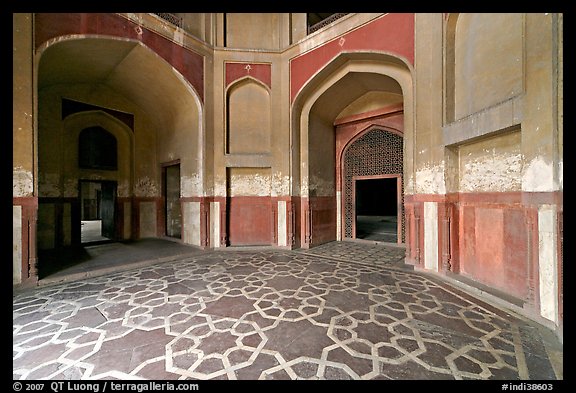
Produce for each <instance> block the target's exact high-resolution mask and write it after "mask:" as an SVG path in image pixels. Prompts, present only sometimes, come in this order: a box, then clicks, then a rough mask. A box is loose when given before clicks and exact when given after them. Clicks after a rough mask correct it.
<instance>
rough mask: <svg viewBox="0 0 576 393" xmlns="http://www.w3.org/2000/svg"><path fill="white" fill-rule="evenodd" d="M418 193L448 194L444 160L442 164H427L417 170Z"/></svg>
mask: <svg viewBox="0 0 576 393" xmlns="http://www.w3.org/2000/svg"><path fill="white" fill-rule="evenodd" d="M416 193H417V194H446V184H445V182H444V161H442V163H441V164H440V165H435V166H432V165H427V166H425V167H424V168H421V169H419V170H417V171H416Z"/></svg>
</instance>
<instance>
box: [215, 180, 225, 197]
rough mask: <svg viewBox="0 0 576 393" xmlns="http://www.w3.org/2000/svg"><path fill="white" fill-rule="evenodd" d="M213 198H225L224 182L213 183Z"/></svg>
mask: <svg viewBox="0 0 576 393" xmlns="http://www.w3.org/2000/svg"><path fill="white" fill-rule="evenodd" d="M214 196H219V197H225V196H226V183H225V182H215V183H214Z"/></svg>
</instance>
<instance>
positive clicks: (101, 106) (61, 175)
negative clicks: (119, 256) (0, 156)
mask: <svg viewBox="0 0 576 393" xmlns="http://www.w3.org/2000/svg"><path fill="white" fill-rule="evenodd" d="M38 58H39V60H38V71H37V72H38V78H37V80H38V85H37V88H38V133H37V135H38V136H37V138H38V152H37V164H38V165H37V167H38V195H39V198H38V206H39V207H38V232H37V236H36V239H34V241H35V242H36V243H37V245H38V250H39V251H45V252H46V253H44V255H47V254H48V253H50V254H52V251H59V250H64V249H68V248H74V249H78V248H82V247H83V245H85V244H90V243H91V241H90V240H88V239H87V237H86V236H85V235H86V234H85V233H83V231H82V230H81V227H82V224H83V223H86V222H87V221H101V225H102V226H101V228H100V230H99V232H98V233H97V235H98V236H96V237H94V238H93V240H96V241H101V240H105V241H111V240H112V241H116V240H136V239H141V238H145V237H163V236H165V235H166V234H168V235H173V236H178V235H180V236H178V237H181V238H182V239H183V240H184V241H185V242H188V243H193V244H198V245H199V244H200V233H199V230H197V228H200V225H199V220H200V219H199V217H197V216H193V215H192V214H188V215H187V216H186V217H185V218H184V219H183V220H182V221H183V222H184V224H183V226H182V228H180V227H178V228H176V227H170V228H167V225H166V218H169V219H171V218H172V216H170V217H167V216H168V213H167V212H166V209H165V208H164V201H165V199H166V196H165V195H164V194H163V185H162V181H163V176H162V175H163V167H164V166H165V165H164V164H165V163H170V162H174V161H178V162H179V163H180V169H181V174H180V177H181V180H180V179H176V182H177V183H178V186H180V185H181V189H178V190H177V192H176V194H177V195H174V203H173V204H175V205H176V206H180V204H181V205H182V207H183V211H185V212H189V211H191V210H192V209H191V207H192V206H193V205H194V206H195V205H198V204H199V202H197V200H196V199H193V198H197V196H198V195H202V193H203V191H202V189H201V187H202V186H201V184H202V179H203V142H202V141H203V135H202V133H203V115H202V103H201V99H200V97H199V96H198V94H197V93H196V92H195V90H194V88H193V87H192V85H191V84H189V83H188V82H187V81H186V79H185V78H184V77H182V75H180V74H179V73H178V72H177V71H175V69H174V67H173V66H171V65H170V64H169V63H168V62H167V61H166V60H164V59H163V58H162V57H160V56H158V55H157V54H156V53H155V52H154V50H153V49H151V48H150V47H148V46H146V45H144V44H143V43H142V42H139V41H135V40H131V39H123V38H115V37H110V36H75V35H72V36H66V37H59V38H57V39H51V40H48V41H46V42H45V43H44V44H42V45H41V46H40V47H39V49H38ZM152 70H153V72H152ZM159 136H161V138H160V137H159ZM182 141H186V143H182ZM112 150H114V151H115V152H116V154H115V155H116V160H110V158H111V157H112V154H111V153H112ZM99 151H100V153H98V152H99ZM91 154H92V156H91ZM94 154H96V155H94ZM99 160H100V161H99ZM102 160H103V161H102ZM171 180H172V178H171ZM198 184H200V186H199V185H198ZM171 190H172V189H171ZM170 197H172V194H170ZM184 198H187V199H184ZM90 204H93V206H92V207H91V206H90ZM90 209H92V210H90ZM84 213H86V214H87V215H85V214H84ZM85 218H88V219H85ZM175 228H176V229H175ZM177 229H178V230H177ZM178 232H180V233H178ZM184 234H185V235H186V236H184ZM66 251H67V250H66ZM52 262H53V260H51V259H48V258H44V259H43V258H42V255H39V260H38V265H39V268H40V269H39V270H43V271H49V270H51V269H48V270H46V269H44V268H45V267H47V266H46V265H47V264H48V265H49V264H51V263H52ZM42 265H44V266H42ZM40 278H42V277H40Z"/></svg>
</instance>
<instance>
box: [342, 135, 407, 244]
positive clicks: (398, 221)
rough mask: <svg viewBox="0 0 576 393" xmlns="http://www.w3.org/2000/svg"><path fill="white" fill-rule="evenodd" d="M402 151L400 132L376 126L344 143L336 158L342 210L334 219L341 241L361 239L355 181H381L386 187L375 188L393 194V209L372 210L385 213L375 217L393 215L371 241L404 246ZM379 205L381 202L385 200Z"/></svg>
mask: <svg viewBox="0 0 576 393" xmlns="http://www.w3.org/2000/svg"><path fill="white" fill-rule="evenodd" d="M403 150H404V149H403V133H402V131H400V130H396V129H393V128H390V127H382V126H380V125H370V126H368V127H367V128H365V129H364V130H363V131H361V132H360V133H358V134H357V135H356V136H354V137H353V138H352V139H351V140H350V141H349V142H348V143H347V144H346V146H345V147H344V149H343V150H342V153H341V155H340V157H339V161H340V163H341V164H340V168H341V170H340V173H339V175H340V177H341V180H340V183H341V188H342V197H341V200H342V202H341V206H342V209H341V213H340V214H339V217H337V219H338V220H340V221H341V225H342V235H341V237H342V238H344V239H356V238H361V237H362V236H360V235H359V233H358V227H357V217H356V215H357V213H358V212H357V211H356V204H357V202H358V199H357V198H358V195H357V190H356V187H357V185H358V182H359V181H360V182H366V181H369V182H385V183H388V184H379V185H378V187H386V188H387V189H389V190H386V194H393V195H392V198H391V201H393V202H394V203H393V204H394V206H381V208H382V209H376V210H380V211H384V212H386V213H382V214H378V215H379V216H382V215H386V216H392V215H394V216H395V219H393V218H392V217H389V218H387V219H386V220H387V221H389V222H387V223H380V224H378V225H379V226H380V227H381V228H379V229H378V230H383V231H385V232H386V233H384V232H383V233H381V234H380V235H378V236H373V238H372V239H371V240H377V241H382V242H389V243H390V242H392V243H400V244H401V243H404V236H405V233H406V230H405V216H404V171H403V167H404V159H403ZM384 179H386V180H384ZM380 191H383V190H380ZM379 202H380V203H381V204H384V203H385V201H379ZM369 225H372V224H369ZM384 227H386V228H384ZM388 227H390V228H388Z"/></svg>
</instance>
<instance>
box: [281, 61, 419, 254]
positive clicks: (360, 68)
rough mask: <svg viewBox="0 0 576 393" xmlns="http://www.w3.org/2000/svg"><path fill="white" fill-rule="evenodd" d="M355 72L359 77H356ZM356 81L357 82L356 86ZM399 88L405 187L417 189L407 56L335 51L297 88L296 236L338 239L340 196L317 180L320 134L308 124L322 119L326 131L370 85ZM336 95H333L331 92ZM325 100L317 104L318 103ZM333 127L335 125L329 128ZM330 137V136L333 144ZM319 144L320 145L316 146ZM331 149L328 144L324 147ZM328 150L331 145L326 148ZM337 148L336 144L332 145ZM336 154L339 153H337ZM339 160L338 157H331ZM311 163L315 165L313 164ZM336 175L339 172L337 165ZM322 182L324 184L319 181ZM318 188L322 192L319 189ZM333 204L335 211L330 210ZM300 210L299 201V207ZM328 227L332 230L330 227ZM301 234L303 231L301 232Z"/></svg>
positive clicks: (304, 240) (309, 242)
mask: <svg viewBox="0 0 576 393" xmlns="http://www.w3.org/2000/svg"><path fill="white" fill-rule="evenodd" d="M355 78H357V79H358V81H359V83H356V84H354V83H351V82H354V79H355ZM339 82H342V86H350V87H351V88H350V89H342V90H340V91H339V93H340V94H334V93H335V92H337V91H338V86H339V85H338V84H339ZM352 87H353V88H352ZM394 89H398V92H399V93H400V94H402V97H403V107H404V142H403V150H404V154H403V160H404V165H403V169H404V178H405V192H407V191H410V190H411V189H413V184H412V182H413V178H414V177H413V176H410V175H409V174H410V173H411V171H412V168H413V165H412V160H413V154H412V146H413V143H412V141H413V134H414V109H413V106H414V100H413V84H412V68H411V66H410V65H409V63H408V61H406V60H405V59H401V58H399V57H397V56H395V55H391V54H388V53H373V52H371V53H366V52H343V53H341V54H339V55H338V56H336V57H335V58H334V59H333V60H332V61H331V62H330V63H328V65H327V66H326V67H324V68H323V69H322V70H321V71H319V72H318V73H316V74H315V75H314V76H313V77H312V78H311V79H310V80H309V81H308V83H306V85H305V86H304V87H303V88H302V89H301V90H300V91H299V92H298V94H297V96H296V98H295V100H294V103H293V105H292V114H291V115H292V116H291V127H292V133H291V144H292V145H293V146H294V150H293V155H292V156H291V159H292V161H291V171H292V178H293V182H292V190H291V192H292V195H296V196H299V198H300V201H299V202H298V201H296V202H295V203H296V204H297V205H299V214H298V213H297V217H295V219H296V222H299V229H298V228H297V229H296V232H297V233H296V239H297V242H298V239H299V240H300V245H301V246H302V247H304V248H307V247H311V246H314V245H317V244H320V243H321V242H325V241H331V240H336V201H337V199H338V197H337V195H336V192H335V188H334V186H333V185H331V184H329V185H327V186H326V187H323V188H324V189H323V190H322V189H321V190H319V187H318V186H317V184H314V182H315V179H314V176H315V173H314V171H313V168H311V167H312V166H313V157H318V156H319V154H318V153H319V152H317V151H315V147H316V146H317V145H318V141H319V140H320V138H318V137H316V136H315V135H314V133H313V132H311V131H310V130H311V129H312V128H317V126H316V124H317V123H319V120H320V122H322V121H323V122H324V124H325V126H324V128H325V129H326V131H325V135H328V130H329V129H330V127H332V125H333V123H334V120H335V119H336V116H337V115H338V113H339V112H340V111H341V110H342V109H343V108H344V107H345V106H346V105H348V104H350V103H351V102H353V101H354V100H355V99H357V98H358V97H360V96H361V95H362V94H365V93H366V92H368V91H371V90H381V91H391V90H394ZM329 97H332V98H329ZM330 100H332V104H330V105H332V109H331V110H329V111H327V112H325V113H324V114H323V115H324V116H325V117H326V118H325V119H318V116H317V113H315V112H314V111H315V105H316V108H318V107H320V106H323V107H325V106H326V105H325V104H326V103H328V102H330ZM319 102H320V103H322V105H318V103H319ZM331 129H332V130H333V127H332V128H331ZM329 143H330V142H327V144H329ZM315 145H316V146H315ZM326 149H328V148H326ZM326 152H327V150H326ZM332 152H333V153H334V150H332ZM333 156H335V154H333ZM333 160H334V161H335V157H334V158H333ZM311 164H312V165H311ZM333 176H334V178H335V177H336V173H335V170H334V174H333ZM321 188H322V187H321ZM319 191H320V192H319ZM318 197H325V198H326V201H328V202H327V203H328V204H329V205H330V206H329V207H327V208H326V209H325V211H320V210H321V209H322V207H321V206H320V204H318V203H316V202H315V199H318ZM332 209H333V211H332ZM296 210H297V211H298V206H297V209H296ZM321 220H333V222H334V225H333V226H332V225H328V226H326V225H325V226H324V228H322V225H321V223H320V225H319V222H321ZM328 232H329V233H328ZM298 235H299V236H298Z"/></svg>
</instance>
